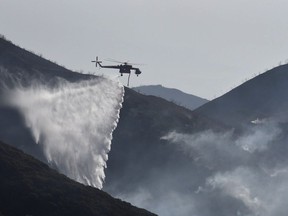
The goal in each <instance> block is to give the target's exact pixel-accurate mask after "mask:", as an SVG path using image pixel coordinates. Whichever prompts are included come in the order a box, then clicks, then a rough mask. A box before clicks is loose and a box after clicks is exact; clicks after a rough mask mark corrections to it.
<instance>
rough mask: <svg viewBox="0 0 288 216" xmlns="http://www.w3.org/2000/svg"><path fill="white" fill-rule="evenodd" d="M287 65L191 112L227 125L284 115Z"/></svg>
mask: <svg viewBox="0 0 288 216" xmlns="http://www.w3.org/2000/svg"><path fill="white" fill-rule="evenodd" d="M287 108H288V65H282V66H279V67H276V68H274V69H272V70H269V71H267V72H265V73H263V74H261V75H259V76H257V77H255V78H253V79H251V80H249V81H247V82H245V83H243V84H242V85H240V86H239V87H237V88H235V89H233V90H232V91H230V92H228V93H226V94H224V95H223V96H221V97H219V98H217V99H215V100H213V101H211V102H209V103H207V104H205V105H203V106H202V107H200V108H198V109H197V110H196V111H195V113H198V114H200V115H205V116H207V117H208V118H212V119H215V120H216V121H221V122H224V123H226V124H229V125H233V126H235V125H241V124H247V123H250V122H251V121H253V120H255V119H257V118H258V119H264V118H270V117H276V118H278V119H281V118H283V117H284V116H287V115H286V114H287V113H285V111H286V110H287Z"/></svg>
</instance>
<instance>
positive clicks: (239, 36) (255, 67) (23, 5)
mask: <svg viewBox="0 0 288 216" xmlns="http://www.w3.org/2000/svg"><path fill="white" fill-rule="evenodd" d="M287 9H288V1H286V0H273V1H272V0H249V1H248V0H178V1H172V0H165V1H164V0H153V1H152V0H122V1H119V0H118V1H116V0H105V1H98V0H81V1H79V0H78V1H76V0H49V1H47V0H25V1H23V0H0V34H2V35H4V36H5V37H6V38H7V39H9V40H11V41H12V42H13V43H15V44H16V45H19V46H21V47H23V48H25V49H27V50H30V51H33V52H35V53H36V54H41V55H42V56H43V57H45V58H47V59H50V60H52V61H55V62H57V63H59V64H60V65H64V66H65V67H67V68H68V69H72V70H75V71H81V72H83V73H94V74H105V75H108V76H110V77H112V78H116V77H117V76H118V73H117V71H115V70H110V69H109V70H108V69H98V68H95V64H93V63H91V60H93V59H95V57H96V56H99V58H100V59H101V60H104V59H115V60H118V61H129V62H131V63H141V64H143V65H139V66H138V67H140V69H141V71H142V74H141V75H140V76H139V77H136V76H131V83H130V86H131V87H135V86H139V85H152V84H161V85H163V86H165V87H171V88H177V89H180V90H182V91H184V92H187V93H190V94H193V95H196V96H200V97H203V98H206V99H214V98H216V97H219V96H221V95H222V94H224V93H226V92H228V91H230V90H231V89H232V88H234V87H236V86H238V85H240V84H241V83H243V82H244V81H245V80H247V79H250V78H252V77H254V76H255V75H257V74H259V73H262V72H264V71H266V70H267V69H271V68H273V67H275V66H277V65H279V63H280V62H282V63H285V62H286V61H287V59H288V43H287V38H288V13H287ZM103 64H113V63H111V62H107V61H103ZM126 79H127V77H123V78H121V79H120V80H121V82H123V84H125V85H126V82H127V80H126Z"/></svg>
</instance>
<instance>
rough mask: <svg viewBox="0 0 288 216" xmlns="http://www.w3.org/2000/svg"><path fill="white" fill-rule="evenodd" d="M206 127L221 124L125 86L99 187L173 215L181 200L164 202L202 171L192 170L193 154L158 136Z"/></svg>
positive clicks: (194, 182)
mask: <svg viewBox="0 0 288 216" xmlns="http://www.w3.org/2000/svg"><path fill="white" fill-rule="evenodd" d="M211 128H213V130H215V131H222V130H223V129H224V128H225V127H224V126H222V125H221V124H218V123H216V122H214V121H211V120H209V119H207V118H203V117H201V116H199V115H195V114H194V113H193V112H192V111H190V110H188V109H185V108H183V107H180V106H177V105H175V104H174V103H172V102H168V101H166V100H164V99H161V98H158V97H155V96H145V95H141V94H139V93H137V92H135V91H133V90H131V89H126V90H125V97H124V103H123V107H122V109H121V112H120V121H119V123H118V126H117V129H116V130H115V131H114V133H113V140H112V146H111V147H112V148H111V151H110V153H109V160H108V162H107V169H106V180H105V184H104V188H103V190H105V191H107V192H109V193H110V194H112V195H114V196H116V197H120V198H123V199H126V200H128V201H129V202H132V203H134V204H135V205H139V206H141V207H143V208H146V209H148V210H153V212H155V213H157V214H159V215H177V214H179V213H180V211H179V210H180V209H183V206H182V204H180V203H178V202H177V201H175V203H174V204H171V205H170V204H169V203H170V202H172V199H176V200H178V201H180V200H182V198H180V197H181V195H179V196H180V197H179V199H178V198H176V196H178V193H179V191H186V190H187V189H188V188H189V190H195V191H196V190H197V187H198V185H200V184H201V178H199V177H200V176H202V175H205V174H204V173H205V171H204V173H201V174H200V172H197V174H196V173H194V172H193V171H192V170H193V169H194V168H195V166H197V165H196V164H195V161H194V159H193V157H194V156H192V155H191V156H189V155H186V154H185V153H184V152H185V150H184V149H183V150H182V149H181V145H173V144H171V143H169V142H168V141H167V140H165V139H163V137H164V136H166V135H167V134H168V133H169V132H172V131H177V132H179V133H189V134H190V133H198V132H200V131H203V130H209V129H211ZM183 153H184V154H183ZM201 172H202V171H201ZM172 194H174V195H175V197H174V198H171V197H170V196H171V195H172ZM183 196H184V195H183ZM160 202H162V204H163V205H162V204H159V203H160ZM162 208H164V209H162ZM165 212H166V213H165ZM187 214H188V215H189V213H187ZM180 215H186V213H185V214H184V213H183V214H180Z"/></svg>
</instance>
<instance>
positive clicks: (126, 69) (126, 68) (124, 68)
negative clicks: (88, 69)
mask: <svg viewBox="0 0 288 216" xmlns="http://www.w3.org/2000/svg"><path fill="white" fill-rule="evenodd" d="M109 61H112V60H109ZM91 62H93V63H95V65H96V67H97V66H99V67H100V68H111V69H119V73H120V74H121V76H123V74H124V73H127V74H129V76H128V83H127V86H129V81H130V75H131V71H134V72H135V74H136V75H137V76H139V75H140V74H141V71H140V69H139V68H136V67H133V64H129V63H128V62H120V61H115V60H113V62H118V63H121V64H120V65H102V61H99V59H98V56H96V59H95V60H93V61H91ZM134 65H135V64H134Z"/></svg>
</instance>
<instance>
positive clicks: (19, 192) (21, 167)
mask: <svg viewBox="0 0 288 216" xmlns="http://www.w3.org/2000/svg"><path fill="white" fill-rule="evenodd" d="M0 191H1V193H0V215H5V216H18V215H19V216H22V215H43V216H44V215H83V216H84V215H85V216H89V215H91V216H92V215H93V216H105V215H106V216H113V215H115V216H119V215H123V216H124V215H125V216H127V215H131V216H132V215H133V216H134V215H143V216H144V215H147V216H148V215H151V216H152V215H154V214H152V213H149V212H148V211H145V210H143V209H139V208H136V207H133V206H131V205H130V204H129V203H127V202H123V201H121V200H119V199H114V198H112V197H111V196H110V195H108V194H107V193H105V192H103V191H100V190H98V189H96V188H92V187H88V186H84V185H82V184H79V183H77V182H75V181H72V180H71V179H68V178H67V177H66V176H64V175H61V174H59V173H58V172H56V171H55V170H52V169H50V168H49V167H48V166H47V165H45V164H44V163H42V162H40V161H38V160H36V159H34V158H33V157H31V156H28V155H26V154H24V153H23V152H22V151H20V150H17V149H15V148H14V147H11V146H9V145H6V144H4V143H2V142H0ZM1 213H2V214H1Z"/></svg>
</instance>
